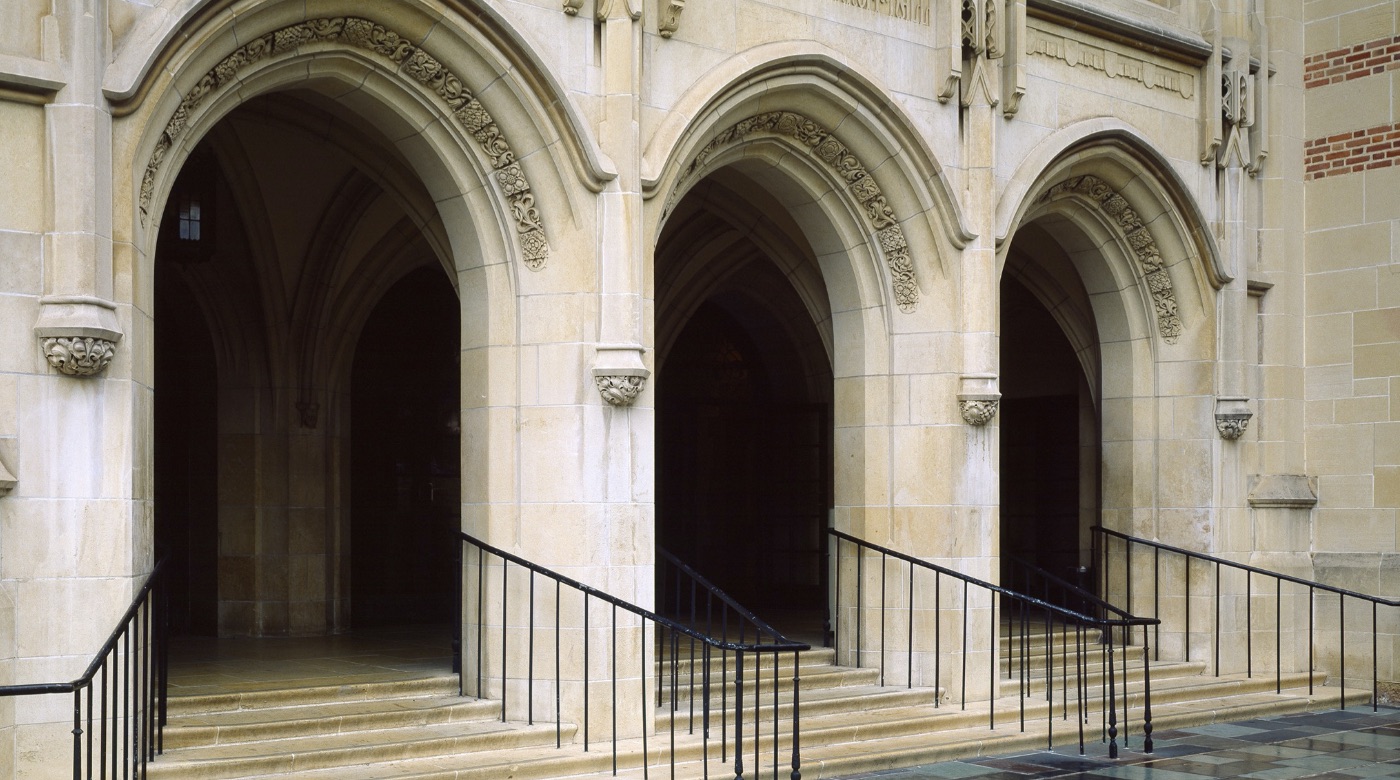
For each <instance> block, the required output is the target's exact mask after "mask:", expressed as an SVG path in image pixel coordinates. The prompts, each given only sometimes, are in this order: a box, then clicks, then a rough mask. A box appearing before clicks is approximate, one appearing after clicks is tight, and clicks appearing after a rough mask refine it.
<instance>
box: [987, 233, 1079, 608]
mask: <svg viewBox="0 0 1400 780" xmlns="http://www.w3.org/2000/svg"><path fill="white" fill-rule="evenodd" d="M999 306H1000V316H1001V326H1000V346H1001V357H1000V365H1001V376H1000V389H1001V406H1000V410H999V412H998V414H999V432H1000V436H1001V443H1000V464H999V468H1000V472H1001V480H1000V485H1001V514H1000V523H1001V527H1000V532H1001V540H1002V542H1001V557H1002V582H1004V583H1007V584H1009V585H1010V586H1011V587H1013V588H1014V587H1021V586H1023V585H1025V584H1027V583H1028V582H1029V580H1025V579H1024V577H1025V576H1026V567H1025V566H1024V564H1031V565H1032V566H1035V567H1039V568H1040V569H1042V570H1044V571H1046V572H1048V573H1050V574H1052V575H1054V576H1056V577H1060V578H1063V579H1065V580H1067V581H1069V582H1071V583H1075V584H1082V585H1084V586H1085V587H1090V586H1092V584H1093V579H1092V577H1091V576H1090V571H1089V570H1088V567H1089V566H1091V565H1092V556H1091V552H1090V546H1091V542H1090V531H1089V529H1090V528H1091V527H1092V526H1093V525H1094V524H1095V523H1096V522H1097V521H1098V515H1099V462H1100V438H1101V437H1100V434H1099V411H1098V405H1097V402H1096V399H1095V396H1094V389H1095V388H1096V387H1097V385H1098V374H1099V351H1098V346H1097V344H1098V341H1097V336H1096V328H1095V325H1094V317H1093V312H1092V310H1091V308H1090V306H1089V300H1088V296H1087V294H1086V293H1085V292H1084V286H1083V284H1082V282H1081V281H1080V279H1079V277H1078V275H1077V272H1076V270H1075V268H1074V266H1073V264H1072V263H1071V262H1070V259H1069V257H1068V256H1067V255H1066V253H1065V251H1064V249H1063V248H1062V247H1061V246H1060V245H1059V244H1058V243H1056V241H1055V239H1054V237H1053V235H1052V234H1051V233H1050V232H1048V231H1046V230H1045V229H1043V228H1042V227H1041V226H1039V225H1034V224H1032V225H1030V226H1027V227H1024V228H1023V229H1022V230H1021V231H1019V232H1018V233H1017V234H1016V237H1015V240H1014V243H1013V244H1012V247H1011V249H1010V251H1009V253H1008V259H1007V262H1006V266H1005V268H1004V271H1003V274H1002V279H1001V294H1000V304H999Z"/></svg>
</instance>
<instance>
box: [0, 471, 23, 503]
mask: <svg viewBox="0 0 1400 780" xmlns="http://www.w3.org/2000/svg"><path fill="white" fill-rule="evenodd" d="M18 484H19V480H17V479H15V475H14V474H11V473H10V470H9V469H7V468H5V464H4V463H0V496H5V495H9V493H10V491H11V490H14V489H15V486H16V485H18Z"/></svg>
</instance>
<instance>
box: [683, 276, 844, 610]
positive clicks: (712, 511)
mask: <svg viewBox="0 0 1400 780" xmlns="http://www.w3.org/2000/svg"><path fill="white" fill-rule="evenodd" d="M783 330H784V327H783V325H782V324H781V323H779V322H777V321H776V320H775V318H774V317H773V313H772V312H771V311H770V310H768V309H766V308H765V307H764V306H762V305H761V304H759V303H758V302H756V301H753V300H752V299H750V298H747V297H746V296H743V295H740V294H736V293H719V294H716V295H714V296H712V297H711V298H709V299H708V300H707V301H706V302H705V303H703V304H701V305H700V306H699V307H698V308H697V309H696V311H695V312H694V314H693V315H692V316H691V317H690V319H689V320H688V321H687V322H686V324H685V325H684V327H683V328H682V330H681V332H680V334H679V335H678V336H677V337H676V339H675V341H674V343H673V345H672V346H671V348H670V350H669V353H668V354H667V355H666V357H665V363H664V364H663V365H662V366H661V367H660V369H659V370H658V374H657V376H658V383H657V414H658V422H657V452H658V457H657V460H658V473H657V515H658V522H657V541H658V543H659V544H660V545H661V547H663V548H664V549H666V550H669V551H670V552H672V553H673V554H675V555H676V556H678V557H679V558H680V559H682V560H683V561H685V562H687V563H688V564H690V565H691V566H692V567H693V568H694V569H695V570H696V571H698V572H700V573H701V574H702V575H704V576H705V577H707V578H708V579H710V580H711V581H712V582H713V583H714V584H715V585H716V586H718V587H719V588H721V589H722V590H724V591H725V592H727V593H728V594H730V595H731V596H733V597H734V598H735V599H736V600H737V601H738V602H739V603H740V604H742V605H744V606H745V607H747V608H749V609H750V610H752V611H753V612H754V613H755V614H757V615H758V616H760V617H761V618H763V619H765V620H767V621H769V622H770V623H772V624H773V625H774V626H775V627H776V628H778V629H779V630H782V631H784V632H787V633H792V634H796V633H805V634H809V635H810V633H811V632H812V631H814V630H819V626H820V621H821V615H822V614H824V610H825V605H826V566H825V562H824V558H823V556H824V551H825V545H826V534H825V530H826V525H827V512H828V510H827V508H828V507H829V506H830V500H831V498H830V496H831V484H830V469H831V433H830V432H831V407H830V403H829V402H828V401H827V400H826V399H824V398H820V397H814V395H815V394H814V393H811V392H810V391H809V390H807V389H806V388H808V387H809V386H810V384H809V383H808V382H807V381H806V380H807V377H805V376H803V370H804V369H803V368H802V365H801V364H802V361H801V360H799V359H798V354H799V350H798V347H797V345H796V344H795V343H793V341H792V340H791V339H789V338H788V337H787V336H786V335H785V334H784V333H783ZM821 358H822V361H823V362H824V360H825V356H824V355H822V356H821ZM829 376H830V374H829V372H828V373H827V374H826V376H825V377H824V378H823V379H821V380H818V381H819V382H820V381H824V382H825V383H826V386H827V387H830V381H831V380H830V378H829Z"/></svg>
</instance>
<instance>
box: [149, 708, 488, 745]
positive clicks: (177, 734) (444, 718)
mask: <svg viewBox="0 0 1400 780" xmlns="http://www.w3.org/2000/svg"><path fill="white" fill-rule="evenodd" d="M500 710H501V705H500V703H499V702H479V701H474V700H467V701H463V702H462V703H460V704H450V705H445V706H442V707H433V708H428V709H408V710H387V711H383V712H370V713H363V714H358V715H345V716H339V717H330V718H308V719H301V720H286V721H276V722H271V723H250V724H233V725H223V726H167V727H166V729H165V735H164V739H165V745H166V748H167V749H171V750H178V749H180V748H188V747H200V746H204V745H230V744H243V743H247V742H256V741H261V740H271V739H289V738H296V737H316V736H327V735H331V734H345V733H349V732H353V731H372V730H381V729H390V728H409V727H414V726H430V725H436V724H442V723H463V722H467V721H472V720H481V719H483V718H491V717H493V715H498V714H499V713H500Z"/></svg>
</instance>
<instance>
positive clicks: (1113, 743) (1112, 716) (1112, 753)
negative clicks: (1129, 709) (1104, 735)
mask: <svg viewBox="0 0 1400 780" xmlns="http://www.w3.org/2000/svg"><path fill="white" fill-rule="evenodd" d="M1105 628H1106V629H1107V630H1106V631H1105V633H1106V634H1107V635H1108V646H1107V647H1106V648H1105V651H1104V655H1105V656H1106V657H1107V658H1108V675H1107V677H1108V757H1109V758H1117V757H1118V707H1117V704H1116V703H1115V702H1114V690H1113V627H1112V626H1106V627H1105Z"/></svg>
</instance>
